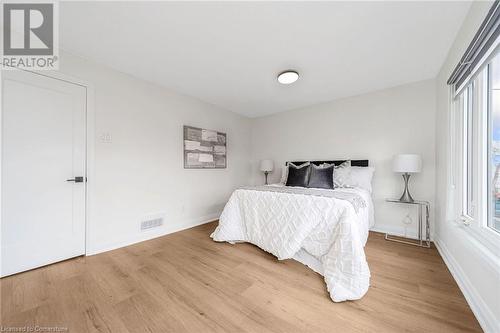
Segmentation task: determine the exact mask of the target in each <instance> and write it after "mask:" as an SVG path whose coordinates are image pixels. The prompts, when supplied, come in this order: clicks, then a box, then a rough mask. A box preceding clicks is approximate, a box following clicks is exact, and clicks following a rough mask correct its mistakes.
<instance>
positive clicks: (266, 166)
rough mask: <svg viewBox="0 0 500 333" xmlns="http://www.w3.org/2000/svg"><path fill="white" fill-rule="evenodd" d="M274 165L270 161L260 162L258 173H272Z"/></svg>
mask: <svg viewBox="0 0 500 333" xmlns="http://www.w3.org/2000/svg"><path fill="white" fill-rule="evenodd" d="M273 168H274V163H273V161H272V160H262V161H260V171H268V172H269V171H273Z"/></svg>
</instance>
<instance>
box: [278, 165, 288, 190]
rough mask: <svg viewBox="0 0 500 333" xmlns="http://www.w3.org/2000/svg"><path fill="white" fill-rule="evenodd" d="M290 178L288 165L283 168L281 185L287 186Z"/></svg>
mask: <svg viewBox="0 0 500 333" xmlns="http://www.w3.org/2000/svg"><path fill="white" fill-rule="evenodd" d="M287 178H288V165H287V166H284V167H282V168H281V180H280V184H283V185H284V184H286V179H287Z"/></svg>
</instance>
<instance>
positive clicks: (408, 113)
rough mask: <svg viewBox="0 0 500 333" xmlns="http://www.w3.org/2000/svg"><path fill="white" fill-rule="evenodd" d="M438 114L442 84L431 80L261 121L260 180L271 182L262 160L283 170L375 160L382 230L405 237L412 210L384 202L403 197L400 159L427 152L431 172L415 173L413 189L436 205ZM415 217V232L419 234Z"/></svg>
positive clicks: (256, 129)
mask: <svg viewBox="0 0 500 333" xmlns="http://www.w3.org/2000/svg"><path fill="white" fill-rule="evenodd" d="M435 110H436V100H435V82H434V81H433V80H428V81H422V82H418V83H413V84H409V85H404V86H399V87H396V88H392V89H387V90H383V91H379V92H375V93H370V94H365V95H361V96H355V97H351V98H346V99H341V100H336V101H333V102H330V103H326V104H321V105H316V106H311V107H307V108H303V109H299V110H295V111H289V112H284V113H279V114H275V115H271V116H267V117H262V118H257V119H254V120H253V124H252V157H253V178H254V183H257V184H258V183H263V181H264V176H263V175H262V173H260V172H259V171H258V161H259V160H260V159H267V158H269V159H272V160H274V161H275V165H276V166H282V165H284V163H285V161H290V160H314V159H345V158H350V159H369V160H370V164H371V165H372V166H374V167H375V168H376V171H375V175H374V179H373V189H374V191H373V197H374V201H375V215H376V216H375V222H376V229H377V230H383V231H391V232H395V233H404V225H403V224H402V222H401V221H402V219H403V218H404V217H405V215H406V214H407V213H408V208H407V206H395V205H394V204H390V203H386V202H385V201H384V200H385V198H390V197H399V196H400V195H401V193H402V190H403V179H402V177H401V176H400V175H398V174H395V173H393V172H392V164H391V162H392V157H393V155H395V154H399V153H416V154H421V155H422V158H423V161H424V167H423V171H422V173H421V174H416V175H414V176H412V178H411V191H412V194H413V196H414V197H415V198H416V199H421V200H428V201H430V202H431V205H432V206H431V207H433V202H434V188H435V183H434V182H435V174H434V173H435V167H434V159H435V150H434V142H435V128H434V123H435ZM280 175H281V171H280V170H277V171H276V172H273V173H272V174H271V175H270V179H271V180H272V181H275V182H276V181H278V180H279V178H280ZM412 213H415V212H412ZM413 216H414V217H413V220H414V223H413V225H412V226H411V227H410V228H408V235H414V234H415V231H414V230H416V216H415V215H413ZM410 229H411V230H410ZM412 231H413V232H412Z"/></svg>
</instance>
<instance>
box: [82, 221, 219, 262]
mask: <svg viewBox="0 0 500 333" xmlns="http://www.w3.org/2000/svg"><path fill="white" fill-rule="evenodd" d="M219 216H220V213H214V214H210V215H205V216H202V217H199V218H195V219H189V220H184V221H181V222H179V223H177V224H174V225H164V226H163V227H160V228H156V229H153V230H150V231H146V232H139V233H136V234H133V235H127V236H124V237H122V238H121V239H118V240H114V241H113V242H111V243H107V244H97V245H96V246H95V247H91V248H90V249H87V251H86V253H85V255H87V256H90V255H95V254H98V253H102V252H107V251H111V250H116V249H118V248H121V247H124V246H128V245H132V244H136V243H140V242H144V241H147V240H150V239H153V238H157V237H161V236H165V235H168V234H171V233H174V232H177V231H181V230H185V229H189V228H192V227H196V226H198V225H202V224H205V223H209V222H213V221H215V220H217V219H218V218H219Z"/></svg>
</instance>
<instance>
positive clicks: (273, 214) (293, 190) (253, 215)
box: [211, 160, 374, 302]
mask: <svg viewBox="0 0 500 333" xmlns="http://www.w3.org/2000/svg"><path fill="white" fill-rule="evenodd" d="M344 162H345V161H311V162H308V163H310V164H311V165H314V166H320V165H325V163H330V164H335V165H337V166H338V165H342V163H344ZM288 163H293V165H294V166H295V165H300V164H303V163H304V162H301V161H299V162H287V165H288ZM350 163H351V166H352V167H354V168H358V169H359V168H368V161H367V160H353V161H350ZM303 165H305V164H303ZM354 168H352V170H354ZM372 169H373V168H372ZM362 171H365V170H362ZM333 173H334V174H335V171H334V172H333ZM370 182H371V176H370ZM373 216H374V210H373V202H372V198H371V185H370V188H361V187H358V186H349V187H342V188H334V189H318V188H307V187H300V186H294V187H290V186H285V185H284V184H283V183H279V184H272V185H264V186H247V187H242V188H238V189H236V190H235V191H234V192H233V193H232V195H231V197H230V199H229V201H228V202H227V204H226V206H225V207H224V210H223V212H222V214H221V216H220V219H219V225H218V226H217V228H216V229H215V231H214V232H213V233H212V235H211V237H212V239H213V240H214V241H218V242H229V243H236V242H250V243H252V244H254V245H257V246H258V247H260V248H261V249H263V250H265V251H267V252H269V253H272V254H273V255H275V256H276V257H277V258H278V259H280V260H283V259H295V260H297V261H299V262H301V263H302V264H304V265H306V266H307V267H309V268H311V269H312V270H314V271H315V272H317V273H319V274H321V275H322V276H323V277H324V280H325V283H326V286H327V289H328V291H329V294H330V297H331V299H332V300H333V301H334V302H342V301H346V300H357V299H360V298H361V297H363V295H364V294H365V293H366V292H367V291H368V287H369V283H370V270H369V268H368V263H367V262H366V257H365V253H364V246H365V244H366V241H367V239H368V229H369V228H370V227H371V226H372V225H373V224H374V218H373Z"/></svg>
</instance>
